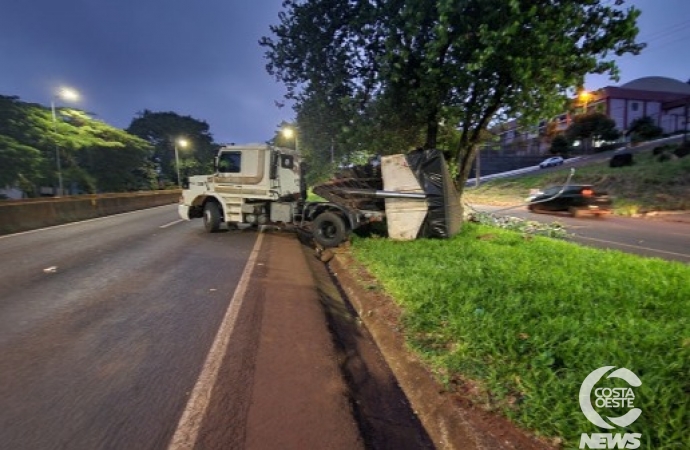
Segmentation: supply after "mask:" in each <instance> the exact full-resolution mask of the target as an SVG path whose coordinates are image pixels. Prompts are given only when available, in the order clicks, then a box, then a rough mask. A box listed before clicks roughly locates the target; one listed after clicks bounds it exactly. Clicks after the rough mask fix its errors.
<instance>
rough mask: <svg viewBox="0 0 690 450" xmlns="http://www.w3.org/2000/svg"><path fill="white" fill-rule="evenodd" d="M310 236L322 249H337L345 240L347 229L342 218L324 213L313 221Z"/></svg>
mask: <svg viewBox="0 0 690 450" xmlns="http://www.w3.org/2000/svg"><path fill="white" fill-rule="evenodd" d="M312 234H313V236H314V240H315V241H316V242H317V243H318V244H320V245H322V246H323V247H326V248H330V247H337V246H338V245H340V244H341V243H342V242H343V241H344V240H345V239H347V227H346V226H345V221H344V220H343V218H342V216H340V215H338V214H336V213H332V212H325V213H322V214H319V215H318V216H316V219H314V223H313V224H312Z"/></svg>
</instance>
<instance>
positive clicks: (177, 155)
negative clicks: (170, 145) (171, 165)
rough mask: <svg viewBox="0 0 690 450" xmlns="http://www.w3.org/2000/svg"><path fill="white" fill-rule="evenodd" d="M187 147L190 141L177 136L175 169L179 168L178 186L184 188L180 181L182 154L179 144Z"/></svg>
mask: <svg viewBox="0 0 690 450" xmlns="http://www.w3.org/2000/svg"><path fill="white" fill-rule="evenodd" d="M178 145H179V146H180V147H182V148H185V147H187V146H188V145H189V141H188V140H187V139H185V138H177V139H175V141H174V146H175V169H176V170H177V187H178V188H180V189H182V183H181V182H180V155H179V154H178V152H177V146H178Z"/></svg>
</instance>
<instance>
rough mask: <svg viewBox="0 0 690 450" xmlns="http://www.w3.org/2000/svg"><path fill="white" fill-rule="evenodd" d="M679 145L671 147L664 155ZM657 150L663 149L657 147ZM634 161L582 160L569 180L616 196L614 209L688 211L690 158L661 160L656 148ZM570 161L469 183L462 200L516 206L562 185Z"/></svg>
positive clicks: (629, 211)
mask: <svg viewBox="0 0 690 450" xmlns="http://www.w3.org/2000/svg"><path fill="white" fill-rule="evenodd" d="M675 148H676V147H672V146H667V148H666V149H665V151H664V154H665V155H671V152H672V151H673V150H675ZM657 151H659V150H657ZM634 157H635V164H634V165H633V166H628V167H620V168H610V167H609V165H608V160H605V161H601V160H600V161H592V162H589V163H583V164H578V166H579V167H576V169H575V175H574V176H573V178H572V180H571V183H573V184H593V185H594V186H595V187H596V188H598V189H600V190H604V191H607V192H608V193H609V194H610V195H611V196H613V197H614V209H615V213H616V214H620V215H635V214H644V213H648V212H652V211H672V210H690V157H687V156H686V157H684V158H677V157H675V156H672V157H670V159H668V160H666V161H663V162H662V161H659V155H654V154H653V150H649V151H644V152H641V153H636V154H635V155H634ZM569 171H570V166H569V165H568V164H566V165H563V166H561V168H560V169H559V170H549V171H547V172H544V173H530V174H526V175H522V176H516V177H511V178H504V179H498V180H492V181H487V182H486V183H485V184H483V185H481V186H480V187H479V188H467V189H465V191H464V194H463V199H464V200H465V201H466V202H469V203H479V204H498V205H515V204H519V203H523V202H524V201H525V198H526V197H527V196H528V195H529V193H530V189H543V188H546V187H548V186H550V185H554V184H562V183H564V182H565V180H566V179H567V177H568V174H569Z"/></svg>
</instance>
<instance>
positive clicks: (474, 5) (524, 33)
mask: <svg viewBox="0 0 690 450" xmlns="http://www.w3.org/2000/svg"><path fill="white" fill-rule="evenodd" d="M624 3H625V2H624V1H623V0H616V1H615V2H614V3H612V2H610V1H606V0H586V1H582V0H559V1H553V0H382V1H376V2H369V1H351V0H304V1H296V0H286V1H284V3H283V4H284V7H285V11H284V12H282V13H281V14H280V15H279V23H278V24H277V25H274V26H272V27H271V32H272V36H269V37H264V38H263V39H262V40H261V41H260V44H261V45H262V46H263V47H264V48H265V49H266V58H267V60H268V64H267V70H268V71H269V73H271V74H273V75H274V76H275V77H276V78H277V79H278V80H280V81H282V82H283V83H285V85H286V86H287V89H288V94H287V95H288V97H290V98H293V99H295V100H296V110H297V112H298V120H299V121H300V126H302V120H309V121H313V122H314V124H313V125H310V128H314V129H318V130H329V132H332V133H333V135H332V136H331V138H333V139H336V140H337V141H338V142H347V143H348V144H347V145H350V146H352V145H355V144H358V145H363V146H371V147H374V148H377V147H378V148H381V147H387V148H384V149H383V150H384V152H385V153H398V152H400V151H404V150H405V149H409V148H413V147H415V146H416V145H417V144H418V143H420V142H421V143H423V144H424V146H425V147H428V148H431V147H439V144H440V145H442V146H447V145H450V143H451V142H452V145H453V147H452V148H451V149H450V151H449V153H450V155H451V157H452V159H453V160H454V161H455V162H457V163H458V164H459V167H460V180H459V183H458V184H459V185H460V186H462V185H464V180H465V179H466V178H467V176H468V174H469V170H470V167H471V165H472V161H473V160H474V157H475V153H476V149H477V144H478V143H479V140H480V138H481V135H482V132H483V130H486V129H487V128H488V127H489V126H490V125H491V124H492V122H493V121H495V120H496V119H497V118H499V117H506V118H508V117H509V118H516V119H520V120H522V121H526V122H529V121H534V120H537V119H538V118H540V117H550V116H553V115H555V114H556V113H558V112H561V111H562V110H563V108H564V107H565V99H566V96H567V94H568V93H569V92H571V90H572V88H574V87H576V86H581V85H582V84H583V81H584V77H585V75H587V74H588V73H601V74H604V73H608V74H609V75H611V76H613V77H615V76H616V75H617V68H616V65H615V63H614V61H613V57H614V56H620V55H623V54H625V53H637V52H639V51H640V50H641V49H642V47H643V46H642V45H641V44H638V43H636V42H635V38H636V36H637V32H638V30H637V28H636V26H635V22H636V19H637V17H638V16H639V10H637V9H635V8H627V9H625V7H624ZM326 110H332V114H333V115H334V116H335V117H337V120H334V121H332V122H329V119H328V118H327V117H329V114H326V113H325V111H326ZM440 124H444V125H445V126H446V127H450V128H452V129H454V130H458V132H459V134H454V133H448V136H444V135H443V134H441V135H440V134H439V130H440V128H441V125H440ZM330 127H333V128H335V130H334V131H331V130H330ZM446 138H448V139H449V140H448V141H445V139H446ZM304 139H306V137H305V138H304Z"/></svg>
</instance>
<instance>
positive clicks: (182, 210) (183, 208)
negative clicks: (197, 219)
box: [177, 205, 190, 220]
mask: <svg viewBox="0 0 690 450" xmlns="http://www.w3.org/2000/svg"><path fill="white" fill-rule="evenodd" d="M177 214H179V215H180V217H181V218H182V219H183V220H190V218H189V206H188V205H177Z"/></svg>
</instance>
